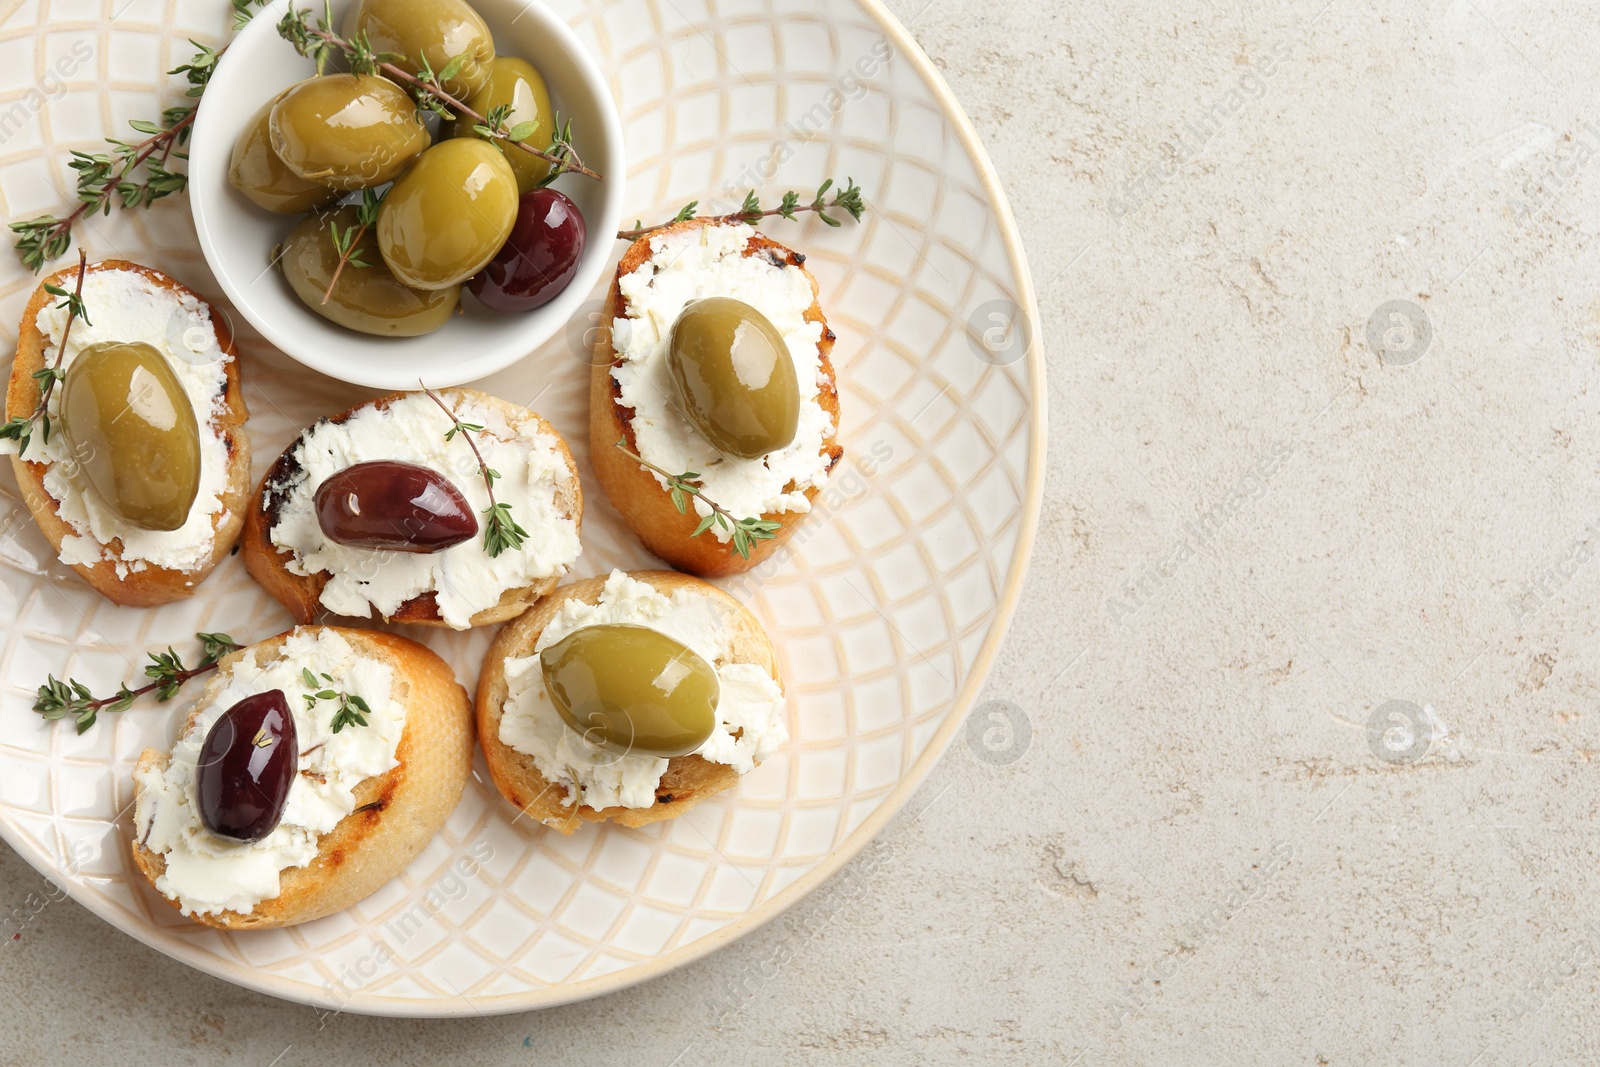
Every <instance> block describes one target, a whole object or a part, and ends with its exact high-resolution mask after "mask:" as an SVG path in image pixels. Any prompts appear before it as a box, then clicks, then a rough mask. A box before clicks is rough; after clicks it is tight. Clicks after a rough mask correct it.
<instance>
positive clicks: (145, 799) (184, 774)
mask: <svg viewBox="0 0 1600 1067" xmlns="http://www.w3.org/2000/svg"><path fill="white" fill-rule="evenodd" d="M307 669H309V670H310V671H311V672H312V673H313V674H316V675H321V674H329V675H332V676H333V679H334V680H333V682H331V683H328V684H329V688H332V689H335V690H337V691H340V692H344V693H349V694H351V695H354V696H359V697H361V698H363V699H364V700H365V701H366V702H367V706H368V707H370V708H371V709H372V711H371V713H370V714H368V715H366V716H365V717H366V720H367V725H365V726H346V727H344V728H343V729H342V730H340V731H339V732H338V733H333V732H332V725H333V716H334V713H335V712H336V710H337V707H338V702H337V701H336V700H319V701H317V702H316V704H315V706H314V707H309V708H308V707H307V705H306V700H305V695H306V694H307V693H308V692H310V691H311V690H310V687H308V686H307V685H306V684H305V679H304V678H303V676H302V672H304V671H305V670H307ZM269 689H281V690H283V695H284V696H285V697H286V698H287V699H288V703H289V710H290V711H291V713H292V714H293V715H294V725H295V732H296V740H297V743H298V744H299V747H300V752H301V756H300V760H299V764H298V770H299V772H300V773H299V774H297V775H296V776H295V780H294V783H293V784H292V785H290V787H289V799H288V802H287V804H286V805H285V807H284V812H283V820H282V821H281V822H279V823H278V826H277V828H276V829H275V830H273V831H272V832H271V833H270V834H268V835H267V836H266V837H263V838H262V839H261V840H259V841H253V842H250V843H248V844H246V843H243V842H239V841H234V840H231V839H228V838H223V837H218V836H217V835H215V834H213V833H212V832H211V831H209V830H207V829H206V828H205V825H204V824H203V823H202V822H201V821H200V811H199V809H198V807H197V806H196V801H195V765H196V763H197V761H198V760H199V756H200V748H201V745H202V744H203V743H204V742H205V739H206V734H207V733H209V732H210V730H211V726H212V724H213V723H215V722H216V721H217V719H218V718H220V717H221V716H222V714H223V713H224V712H226V711H227V710H228V709H229V708H231V707H232V706H233V705H235V704H237V703H238V702H239V701H241V700H243V699H244V698H245V697H248V696H254V695H255V694H257V693H264V692H266V691H267V690H269ZM401 696H402V694H401V693H399V692H396V680H395V678H394V672H393V671H392V670H390V668H389V667H388V666H387V665H386V664H384V663H383V662H382V661H380V660H375V659H370V658H367V657H364V656H361V655H359V654H358V653H357V652H356V651H355V650H354V649H353V648H351V647H350V643H349V642H348V641H346V640H345V639H344V637H342V636H341V635H340V634H339V633H338V632H336V631H334V630H330V629H327V628H317V629H309V630H307V629H299V630H296V631H295V632H294V633H293V634H291V635H290V636H289V637H288V638H287V639H286V640H285V641H284V643H283V644H282V646H281V647H280V648H279V650H278V651H277V652H274V653H272V654H270V655H269V656H267V657H262V656H261V655H260V654H259V653H258V650H256V649H252V650H250V651H248V652H246V654H245V655H244V657H243V658H242V659H241V660H240V661H239V662H238V663H236V664H235V665H234V667H233V670H232V671H231V673H230V674H229V675H228V676H227V678H226V680H225V681H223V683H222V686H221V689H220V690H219V691H217V692H216V693H214V694H213V693H208V699H207V702H206V704H205V706H204V707H203V708H202V709H201V710H200V714H199V716H198V717H197V718H196V719H195V723H194V726H193V727H192V728H190V729H189V730H188V731H187V732H185V734H184V735H183V737H181V738H180V739H179V740H178V742H177V744H175V745H174V746H173V747H172V758H171V760H170V761H169V762H168V764H167V766H166V768H165V769H160V770H158V769H154V768H146V769H144V770H143V771H140V772H137V773H135V775H134V780H133V781H134V792H135V807H134V817H133V821H134V832H135V834H136V835H137V838H136V839H137V840H140V841H143V842H144V844H145V846H146V847H147V848H149V849H150V851H152V852H154V853H156V854H158V855H161V856H163V857H165V859H166V865H167V869H166V872H165V873H164V874H162V875H161V876H160V877H159V878H157V879H156V889H158V890H160V891H161V892H162V893H164V894H166V895H167V896H168V897H169V898H171V899H173V900H175V901H177V902H178V906H179V908H180V909H181V910H182V911H183V913H184V914H185V915H194V914H199V915H214V914H216V913H217V912H220V911H235V912H240V913H248V912H249V911H250V909H252V908H254V907H255V906H256V905H257V904H259V903H260V902H261V901H263V900H270V899H272V898H273V897H276V896H277V895H278V892H279V872H281V871H284V870H287V869H288V868H291V867H304V866H305V865H306V864H308V863H310V862H311V861H312V860H313V859H315V858H316V855H317V839H318V838H319V837H321V836H322V835H323V834H325V833H327V832H328V831H330V830H332V829H333V828H334V826H336V825H337V824H338V822H339V820H340V819H342V818H344V817H345V816H346V815H349V814H350V812H351V811H353V810H355V804H356V802H355V789H356V787H357V786H358V785H360V784H361V783H362V782H363V781H365V780H366V779H368V778H371V777H374V776H376V775H380V774H384V773H385V772H387V771H389V770H390V769H391V768H393V767H395V766H396V765H397V763H398V761H397V760H396V759H395V750H396V748H397V747H398V746H399V744H400V735H401V734H402V733H403V732H404V731H405V705H404V703H403V702H402V699H401Z"/></svg>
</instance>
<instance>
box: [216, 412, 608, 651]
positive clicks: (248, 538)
mask: <svg viewBox="0 0 1600 1067" xmlns="http://www.w3.org/2000/svg"><path fill="white" fill-rule="evenodd" d="M437 392H438V394H439V396H440V397H441V398H442V399H443V400H444V401H445V403H446V404H449V405H450V406H451V408H452V409H454V408H455V407H456V406H457V404H458V402H459V401H460V400H461V399H462V398H469V397H470V398H471V399H472V400H473V401H474V402H476V403H480V404H484V405H487V406H490V407H492V408H495V409H498V410H499V411H500V412H501V413H502V414H503V416H504V417H505V420H506V422H507V423H508V424H509V425H512V426H519V427H520V426H524V425H528V424H530V423H531V424H533V426H534V429H535V430H536V432H539V433H544V434H549V435H550V436H551V437H554V438H555V439H556V441H557V442H558V445H559V448H560V451H561V454H562V456H563V457H565V459H566V466H567V470H568V472H569V477H568V478H567V479H566V480H565V481H564V482H562V483H561V484H559V485H558V486H557V487H556V502H557V508H558V510H559V511H560V512H561V514H562V515H564V516H567V517H569V518H571V519H572V520H573V521H574V522H575V523H577V525H578V528H579V530H580V532H581V530H582V527H583V490H582V489H581V488H580V487H579V485H578V473H577V465H576V464H575V463H574V462H573V459H572V451H571V450H570V449H569V448H568V447H567V442H566V440H565V439H564V438H563V437H562V436H561V435H560V434H559V433H557V432H556V430H555V427H553V426H551V425H550V424H549V423H548V422H546V421H545V420H544V419H543V418H542V417H540V416H539V415H536V414H534V413H533V412H532V411H530V410H528V409H527V408H524V407H521V406H519V405H516V404H512V403H510V402H509V401H506V400H501V399H500V398H499V397H494V396H490V395H489V394H488V393H483V392H480V391H478V390H476V389H441V390H437ZM406 395H408V394H406V393H392V394H390V395H389V396H385V397H380V398H378V399H377V400H372V401H368V402H367V403H364V404H357V405H356V406H354V407H352V408H349V409H348V410H346V411H344V412H341V413H340V414H338V415H334V416H332V417H331V418H329V419H327V420H325V421H327V422H332V423H341V422H344V421H346V420H347V419H349V418H350V417H351V416H353V415H354V414H356V413H357V412H358V411H361V410H363V409H364V408H367V407H374V408H384V407H387V406H388V405H389V404H391V403H393V402H394V401H396V400H398V399H399V398H400V397H403V396H406ZM299 444H300V438H298V437H297V438H295V440H293V441H291V442H290V443H289V447H288V448H285V449H284V450H283V453H282V454H281V455H280V456H278V458H277V460H276V462H274V463H273V464H272V466H271V467H270V468H268V470H267V473H266V475H265V476H264V477H263V478H262V479H261V484H260V485H259V486H258V487H257V488H256V498H255V500H254V501H253V502H252V503H251V505H250V507H249V514H248V516H247V517H246V519H245V527H244V537H243V539H242V542H241V543H242V545H243V549H244V564H245V568H246V569H247V570H249V572H250V576H251V577H252V578H254V579H255V580H256V581H257V582H258V583H260V585H261V587H262V588H263V589H265V590H266V591H267V592H268V593H271V594H272V596H273V598H274V599H276V600H277V601H278V602H279V603H281V604H282V605H283V606H284V607H286V608H288V609H289V614H291V615H293V616H294V618H295V620H296V621H297V622H301V623H308V622H310V621H312V620H313V619H314V618H316V617H317V613H318V612H319V611H322V610H323V608H322V603H321V598H322V590H323V587H324V586H326V585H327V584H328V579H329V577H330V575H329V574H328V573H327V572H325V571H324V572H319V573H316V574H310V575H300V574H295V573H294V572H292V571H290V570H289V569H288V563H289V561H290V560H291V559H293V553H291V552H290V551H288V550H287V549H280V548H278V547H277V546H276V545H274V544H273V543H272V536H271V535H272V528H273V526H275V525H276V524H277V521H278V513H279V511H280V509H281V508H282V507H283V506H284V503H285V501H286V499H287V497H286V494H280V493H278V492H276V491H275V489H274V487H277V486H282V485H285V484H286V483H287V482H288V481H289V479H290V478H292V477H293V476H294V475H295V474H296V473H297V472H298V470H299V464H298V463H297V462H296V460H295V458H294V452H295V449H296V448H297V447H298V446H299ZM560 581H561V576H560V575H555V576H552V577H549V578H545V579H541V580H540V581H538V582H536V583H534V584H532V585H527V586H522V587H519V588H515V589H508V590H506V591H505V592H504V593H503V594H501V596H500V600H499V602H498V603H496V604H494V605H491V606H490V607H487V608H484V609H482V610H481V611H478V612H475V613H474V614H473V616H472V618H471V625H472V626H489V625H492V624H494V623H498V622H504V621H506V620H507V619H511V618H515V617H516V616H518V615H520V614H522V613H523V612H524V611H526V610H527V609H528V608H529V607H530V606H532V605H533V603H534V602H535V601H537V600H538V599H539V598H540V597H542V596H544V595H545V594H546V593H548V592H550V590H552V589H554V588H555V587H556V586H557V585H558V584H560ZM388 621H390V622H410V623H418V624H421V625H424V626H445V625H447V623H446V622H445V621H444V619H443V617H442V616H441V615H440V614H439V604H438V600H437V597H436V594H435V592H433V591H429V592H426V593H423V594H421V595H419V596H416V597H413V598H411V599H410V600H407V601H406V602H405V603H403V604H401V605H400V607H399V609H398V610H396V611H395V612H394V613H393V614H392V615H390V616H389V617H388Z"/></svg>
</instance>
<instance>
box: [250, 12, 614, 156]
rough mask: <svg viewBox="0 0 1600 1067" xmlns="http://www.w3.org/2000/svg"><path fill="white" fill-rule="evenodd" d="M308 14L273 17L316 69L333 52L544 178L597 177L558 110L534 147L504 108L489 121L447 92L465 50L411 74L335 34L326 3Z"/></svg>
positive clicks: (361, 40) (365, 44)
mask: <svg viewBox="0 0 1600 1067" xmlns="http://www.w3.org/2000/svg"><path fill="white" fill-rule="evenodd" d="M310 15H311V12H310V10H309V9H305V10H302V9H299V8H296V7H295V6H294V4H293V3H291V4H290V5H289V10H288V12H286V13H285V14H284V16H283V18H282V19H281V20H279V22H278V36H280V37H282V38H283V39H284V40H285V41H288V42H289V43H290V44H291V45H293V46H294V49H295V51H297V52H299V53H300V54H301V55H303V56H306V57H308V58H310V59H312V60H314V61H315V62H316V64H317V72H318V73H319V74H320V73H321V72H322V71H323V69H324V68H325V67H326V66H327V63H328V61H329V60H330V59H332V58H334V57H335V55H337V56H340V57H343V58H344V59H345V60H346V61H347V62H348V63H349V64H350V69H351V70H352V71H354V72H355V73H357V74H381V75H383V76H384V77H385V78H388V79H389V80H390V81H393V82H397V83H399V84H401V85H404V86H406V87H407V88H409V89H410V90H411V95H412V98H413V99H414V100H416V102H417V106H418V107H420V108H422V109H423V110H425V111H431V112H433V113H434V114H436V115H439V116H440V117H441V118H444V119H446V120H448V121H452V122H453V121H456V120H457V119H458V118H460V119H466V120H468V121H470V122H472V123H473V129H475V130H479V132H481V133H483V134H484V136H486V137H489V138H491V139H492V140H493V141H494V142H495V143H496V144H501V142H506V143H509V144H512V145H514V146H516V147H517V148H519V149H521V150H522V151H524V152H527V153H529V154H531V155H535V156H538V157H539V158H540V159H543V160H545V161H546V162H547V163H549V164H550V175H549V176H548V178H547V180H553V178H554V177H555V176H556V175H558V174H562V173H565V172H567V171H571V172H573V173H575V174H582V175H583V176H584V177H586V178H593V179H595V180H596V181H599V180H601V175H600V174H598V173H597V172H595V171H593V170H590V169H589V168H588V167H586V166H584V164H583V160H582V159H581V158H580V157H579V156H578V152H577V149H575V148H574V147H573V146H572V123H571V122H570V121H568V122H566V123H564V124H563V123H562V121H561V116H560V115H557V116H555V121H554V125H555V138H554V140H552V142H551V144H550V147H549V148H548V149H542V148H535V147H533V146H532V145H530V144H525V143H523V141H522V140H521V139H520V138H518V137H516V136H514V135H515V133H516V132H517V130H518V129H521V128H522V126H524V125H525V124H523V123H519V124H518V125H517V126H515V127H508V126H507V125H506V119H507V117H508V116H509V114H510V112H509V110H508V111H506V112H504V113H502V114H501V115H500V116H499V117H498V118H497V120H495V121H491V120H490V118H489V116H487V115H484V114H482V113H481V112H479V111H477V110H475V109H474V108H473V107H471V106H470V105H469V104H467V103H465V102H463V101H461V100H459V99H457V98H456V97H454V96H452V95H451V94H450V93H449V92H448V91H447V90H446V89H445V87H444V83H445V82H447V81H449V80H450V79H451V78H453V77H455V75H456V74H457V73H459V72H460V70H461V67H462V65H463V64H464V63H466V61H467V56H466V55H464V54H463V55H459V56H455V57H453V58H452V59H451V60H450V62H448V63H446V64H445V65H444V67H442V68H441V69H439V70H437V71H435V70H434V69H433V68H432V67H430V66H429V65H428V62H427V60H426V58H424V59H423V60H422V62H420V63H418V64H417V65H416V66H417V73H416V74H412V73H411V72H410V71H408V70H406V69H404V68H403V67H400V66H397V65H396V62H395V61H396V60H402V61H405V60H407V59H408V57H406V56H402V55H397V54H396V53H393V52H379V51H376V50H374V49H373V47H372V44H371V42H370V41H368V40H367V38H366V36H365V35H363V34H357V35H356V36H355V37H353V38H352V37H343V36H341V35H339V34H338V33H335V32H334V30H333V18H332V15H331V12H330V9H329V8H328V6H327V5H326V4H324V8H323V15H322V16H321V17H320V18H318V19H317V23H316V25H312V24H311V23H310V22H309V21H308V20H309V18H310ZM480 127H481V130H480ZM531 132H532V131H529V133H531ZM524 136H526V134H525V135H524ZM501 147H502V148H503V147H504V146H503V145H501Z"/></svg>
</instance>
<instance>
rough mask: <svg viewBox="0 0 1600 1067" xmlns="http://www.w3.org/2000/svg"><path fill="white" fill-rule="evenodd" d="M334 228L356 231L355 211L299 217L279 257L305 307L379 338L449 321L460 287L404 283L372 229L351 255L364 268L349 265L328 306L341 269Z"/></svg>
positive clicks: (434, 327) (412, 334) (408, 333)
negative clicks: (325, 298) (330, 290)
mask: <svg viewBox="0 0 1600 1067" xmlns="http://www.w3.org/2000/svg"><path fill="white" fill-rule="evenodd" d="M330 226H337V227H338V228H339V232H340V233H344V232H346V231H347V230H351V229H353V228H356V227H358V226H359V224H358V223H357V222H356V209H355V208H354V207H342V208H339V209H338V210H337V211H333V212H330V213H329V214H327V215H324V216H322V217H320V218H318V217H316V216H309V217H307V218H303V219H301V220H300V221H299V223H297V224H296V225H295V228H294V229H293V230H290V231H289V236H288V239H287V240H285V241H284V242H283V246H282V249H281V254H280V255H279V257H278V263H279V265H280V266H282V268H283V276H284V278H286V279H287V280H288V282H289V287H290V288H292V289H293V290H294V292H295V295H296V296H298V297H299V298H300V300H301V302H302V303H304V304H305V305H306V307H308V308H310V309H311V310H312V311H315V312H316V313H317V314H318V315H321V316H322V317H323V318H325V319H327V320H329V321H330V322H336V323H338V324H339V325H340V326H343V327H345V328H346V329H350V330H357V331H359V332H361V333H370V334H376V335H377V336H379V337H416V336H418V335H419V334H424V333H429V332H431V331H433V330H437V329H438V328H439V327H440V326H443V325H444V324H445V323H446V322H447V321H449V319H450V315H451V314H452V313H453V312H454V311H455V309H456V303H457V301H458V299H459V298H460V296H461V287H460V286H459V285H451V286H446V287H445V288H443V289H413V288H411V287H410V286H407V285H402V284H400V282H399V281H397V280H396V279H395V276H394V275H393V274H390V273H389V268H388V267H387V266H386V265H385V264H384V262H383V257H382V256H381V255H380V254H379V253H378V238H377V235H376V234H374V233H373V231H371V230H367V231H366V232H365V233H363V234H362V235H361V237H360V238H359V239H358V240H357V241H356V251H357V252H359V253H360V255H359V257H357V256H354V255H352V257H351V258H352V259H355V258H359V259H360V261H361V262H363V263H365V264H366V266H364V267H357V266H352V265H351V264H349V263H346V264H345V265H344V269H343V270H340V271H339V280H338V281H337V282H335V283H334V285H333V293H332V295H331V296H329V297H328V302H327V303H326V304H324V303H323V302H322V297H323V295H324V294H326V293H327V292H328V282H329V281H330V280H331V279H332V278H333V272H334V271H335V270H339V249H338V248H336V247H335V246H334V243H333V234H332V232H331V231H330V229H329V227H330Z"/></svg>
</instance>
